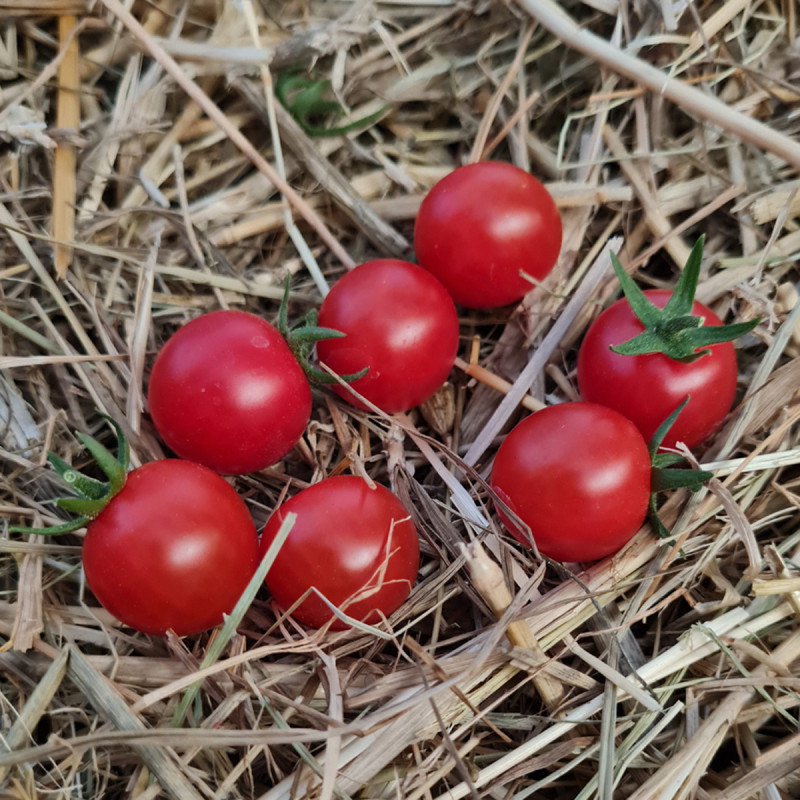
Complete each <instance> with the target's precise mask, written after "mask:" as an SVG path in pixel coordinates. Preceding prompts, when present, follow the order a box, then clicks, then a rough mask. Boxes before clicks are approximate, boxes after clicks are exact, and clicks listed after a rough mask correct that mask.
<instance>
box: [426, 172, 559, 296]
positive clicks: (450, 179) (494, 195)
mask: <svg viewBox="0 0 800 800" xmlns="http://www.w3.org/2000/svg"><path fill="white" fill-rule="evenodd" d="M560 249H561V217H560V216H559V213H558V209H557V208H556V205H555V203H554V202H553V198H552V197H550V195H549V193H548V192H547V190H546V189H545V188H544V186H542V184H541V183H539V181H538V180H536V178H534V177H533V176H532V175H529V174H528V173H527V172H525V171H524V170H521V169H519V168H518V167H515V166H513V165H512V164H506V163H503V162H499V161H484V162H482V163H479V164H469V165H467V166H464V167H459V168H458V169H456V170H454V171H453V172H451V173H450V174H449V175H447V176H446V177H444V178H442V180H440V181H439V182H438V183H437V184H436V185H435V186H434V187H433V188H432V189H431V190H430V192H428V194H427V195H426V197H425V199H424V200H423V201H422V205H421V206H420V209H419V213H418V214H417V220H416V225H415V226H414V250H415V251H416V254H417V260H418V261H419V264H420V266H422V267H424V268H425V269H427V270H429V271H430V272H431V273H433V274H434V275H435V276H436V277H437V278H438V279H439V280H440V281H441V282H442V283H443V284H444V285H445V286H446V287H447V291H448V292H450V295H451V296H452V298H453V300H455V301H456V303H459V304H460V305H463V306H467V307H468V308H494V307H496V306H504V305H506V304H508V303H512V302H515V301H516V300H519V299H520V298H521V297H523V295H525V294H526V293H527V292H529V291H530V290H531V289H532V288H533V284H532V283H531V281H530V278H533V279H535V280H541V279H542V278H544V277H545V276H546V275H547V273H548V272H550V270H551V269H552V268H553V265H554V264H555V262H556V259H557V258H558V253H559V250H560ZM520 273H524V274H525V275H526V276H528V279H527V280H526V279H525V278H523V277H521V276H520Z"/></svg>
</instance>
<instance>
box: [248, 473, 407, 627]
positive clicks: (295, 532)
mask: <svg viewBox="0 0 800 800" xmlns="http://www.w3.org/2000/svg"><path fill="white" fill-rule="evenodd" d="M289 512H294V513H295V514H297V519H296V521H295V523H294V527H293V528H292V531H291V533H290V534H289V536H288V538H287V540H286V541H285V542H284V544H283V546H282V547H281V549H280V551H279V552H278V556H277V558H276V559H275V562H274V563H273V564H272V566H271V567H270V570H269V572H268V573H267V578H266V584H267V588H268V589H269V591H270V593H271V594H272V596H273V597H274V598H275V601H276V603H277V604H278V605H279V606H280V607H281V608H282V609H289V608H290V607H291V606H292V605H293V604H294V603H295V602H296V601H297V600H299V599H300V598H301V597H302V596H303V595H304V594H305V593H306V592H307V591H308V590H309V589H310V587H312V586H314V587H316V589H317V590H318V591H319V592H321V593H322V594H323V595H325V597H327V598H328V600H330V601H331V602H332V603H333V604H334V605H336V606H337V607H339V608H341V609H342V610H343V611H344V612H345V613H347V614H348V615H349V616H351V617H353V618H355V619H358V620H360V621H364V622H369V623H374V622H377V621H379V619H380V615H379V614H378V613H377V612H378V611H380V612H381V614H383V615H386V616H388V615H389V614H391V613H392V612H394V611H396V610H397V609H398V608H399V607H400V606H401V605H402V603H403V602H404V601H405V599H406V598H407V597H408V595H409V593H410V592H411V586H412V584H413V583H414V579H415V577H416V575H417V569H418V567H419V542H418V539H417V531H416V528H415V527H414V524H413V522H411V519H410V516H409V514H408V512H407V511H406V509H405V508H404V507H403V504H402V503H401V502H400V501H399V500H398V499H397V497H396V496H395V495H394V494H392V492H390V491H389V490H388V489H386V488H385V487H383V486H380V485H378V484H376V485H375V486H374V488H370V487H369V485H368V484H367V482H366V481H364V480H363V479H362V478H358V477H355V476H350V475H340V476H337V477H333V478H327V479H326V480H323V481H320V482H319V483H315V484H313V485H312V486H310V487H308V488H307V489H304V490H303V491H301V492H299V493H298V494H296V495H295V496H294V497H292V498H291V499H289V500H287V501H286V502H285V503H284V504H283V505H282V506H280V508H278V509H277V510H276V511H275V512H274V513H273V514H272V516H271V517H270V518H269V519H268V520H267V524H266V526H265V528H264V533H263V534H262V536H261V556H262V558H263V556H264V554H265V553H266V552H267V549H268V547H269V545H270V544H271V542H272V541H273V539H274V538H275V535H276V534H277V533H278V530H279V529H280V526H281V523H282V522H283V520H284V518H285V516H286V514H288V513H289ZM387 556H388V558H387ZM377 587H379V588H377ZM370 588H372V589H373V590H374V591H372V592H371V591H370ZM358 595H362V596H360V597H357V596H358ZM351 598H356V599H355V600H354V601H353V602H349V603H348V602H347V601H348V600H350V599H351ZM292 616H293V617H294V618H295V619H296V620H297V621H298V622H301V623H302V624H304V625H308V626H309V627H312V628H319V627H320V626H322V625H324V624H325V623H326V622H328V621H329V620H331V619H333V623H332V625H331V627H332V628H333V629H334V630H344V629H346V628H347V627H348V626H347V625H346V624H345V623H343V622H342V621H340V620H339V619H337V618H336V617H334V615H333V614H332V613H331V611H330V609H329V608H328V607H327V606H326V605H325V604H324V603H323V602H322V600H320V599H319V597H318V596H317V595H315V594H313V593H312V594H310V595H309V596H308V598H307V599H306V600H304V601H303V602H302V603H301V604H300V605H299V606H298V607H297V608H296V609H295V610H294V611H292Z"/></svg>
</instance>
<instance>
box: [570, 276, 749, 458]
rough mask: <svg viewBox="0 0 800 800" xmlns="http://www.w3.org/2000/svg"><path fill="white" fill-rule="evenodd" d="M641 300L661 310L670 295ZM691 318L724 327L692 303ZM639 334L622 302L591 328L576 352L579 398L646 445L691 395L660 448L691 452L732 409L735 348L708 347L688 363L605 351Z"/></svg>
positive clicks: (650, 294) (656, 292) (658, 292)
mask: <svg viewBox="0 0 800 800" xmlns="http://www.w3.org/2000/svg"><path fill="white" fill-rule="evenodd" d="M644 295H645V297H647V299H648V300H650V302H651V303H653V304H654V305H655V306H657V307H658V308H663V307H664V306H665V305H666V304H667V301H668V300H669V298H670V296H671V293H670V292H669V291H667V290H663V289H650V290H647V291H645V292H644ZM691 313H692V314H693V315H695V316H700V317H704V318H705V322H704V323H703V324H704V326H709V325H722V321H721V320H720V319H719V317H717V315H716V314H714V312H713V311H712V310H711V309H710V308H708V307H707V306H704V305H703V304H702V303H699V302H697V301H696V300H695V301H694V303H693V305H692V311H691ZM643 330H644V326H643V325H642V323H641V322H640V321H639V320H638V319H636V317H635V316H634V314H633V312H632V311H631V308H630V306H629V304H628V302H627V301H626V300H625V299H624V298H623V299H621V300H618V301H617V302H615V303H613V304H612V305H610V306H609V307H608V308H607V309H606V310H605V311H604V312H603V313H602V314H601V315H600V316H599V317H598V318H597V319H596V320H595V321H594V322H593V323H592V325H591V326H590V327H589V330H588V331H587V332H586V336H585V337H584V339H583V342H582V343H581V346H580V349H579V351H578V387H579V388H580V392H581V395H582V397H583V398H584V399H585V400H588V401H589V402H592V403H600V404H601V405H604V406H608V407H609V408H613V409H616V410H617V411H619V412H620V413H621V414H624V415H625V416H626V417H627V418H628V419H630V420H632V421H633V422H634V424H635V425H636V427H637V428H639V430H640V431H641V433H642V436H644V438H645V439H646V440H647V441H649V440H650V438H651V437H652V435H653V433H655V430H656V428H658V426H659V425H660V424H661V423H662V422H663V421H664V420H665V419H666V418H667V417H668V416H669V414H670V413H671V412H672V411H674V410H675V408H677V406H678V405H679V404H680V403H681V402H682V401H683V400H685V399H686V396H687V395H689V396H690V398H691V399H690V400H689V403H688V404H687V405H686V407H685V408H684V409H683V411H681V413H680V415H679V416H678V419H677V420H676V421H675V423H674V425H673V426H672V428H670V430H669V431H668V432H667V435H666V436H665V438H664V441H663V442H662V447H674V446H675V443H676V442H683V443H684V444H685V445H686V446H687V447H695V446H696V445H698V444H700V443H701V442H703V441H704V440H705V439H706V438H707V437H708V436H709V435H710V434H711V433H713V432H714V430H715V429H716V428H717V427H718V426H719V424H720V423H721V422H722V420H723V419H724V418H725V415H726V414H727V413H728V411H730V408H731V405H732V404H733V399H734V395H735V393H736V375H737V370H736V354H735V352H734V349H733V345H732V344H731V343H730V342H722V343H720V344H712V345H709V347H708V349H709V350H710V352H709V353H708V354H707V355H704V356H701V357H700V358H698V359H697V360H696V361H692V362H690V363H685V362H680V361H674V360H673V359H671V358H669V357H667V356H665V355H664V354H663V353H649V354H647V355H635V356H627V355H620V354H618V353H614V352H612V351H611V350H610V349H609V348H610V347H611V346H614V345H619V344H621V343H622V342H625V341H627V340H629V339H631V338H633V337H634V336H636V335H637V334H639V333H641V332H642V331H643Z"/></svg>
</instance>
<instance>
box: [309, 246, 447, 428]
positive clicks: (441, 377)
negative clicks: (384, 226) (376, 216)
mask: <svg viewBox="0 0 800 800" xmlns="http://www.w3.org/2000/svg"><path fill="white" fill-rule="evenodd" d="M319 324H320V325H321V326H323V328H324V329H333V330H336V331H339V332H340V333H342V334H344V335H343V336H342V337H341V338H329V339H326V340H324V341H320V342H319V343H318V345H317V353H318V356H319V360H320V362H321V363H323V364H325V365H326V366H327V367H329V368H330V369H331V370H333V371H334V372H336V373H339V374H343V373H347V374H349V375H351V376H352V373H355V372H356V371H357V370H361V369H364V368H366V374H364V375H363V377H359V378H357V379H355V380H352V381H351V383H350V385H351V386H352V387H353V389H355V390H356V391H357V392H358V393H359V394H361V395H362V396H363V397H364V398H366V399H367V400H369V401H370V402H371V403H373V404H374V405H376V406H378V407H379V408H380V409H382V410H383V411H385V412H386V413H388V414H392V413H395V412H398V411H407V410H409V409H410V408H414V407H415V406H417V405H419V404H420V403H422V402H423V401H424V400H427V399H428V398H429V397H430V396H431V395H432V394H433V393H434V392H435V391H436V390H437V389H438V388H439V387H440V386H441V385H442V384H443V383H444V382H445V380H446V379H447V376H448V375H449V373H450V370H451V369H452V367H453V362H454V361H455V357H456V352H457V350H458V316H457V315H456V309H455V306H454V305H453V301H452V300H451V299H450V297H449V295H448V294H447V291H446V290H445V288H444V287H443V286H442V285H441V284H440V283H439V281H437V280H436V279H435V278H434V277H433V276H432V275H430V273H428V272H426V271H425V270H424V269H422V268H421V267H418V266H417V265H416V264H409V263H408V262H406V261H398V260H396V259H390V258H384V259H378V260H375V261H368V262H366V263H365V264H361V265H359V266H357V267H356V268H355V269H354V270H352V271H350V272H348V273H347V274H345V275H344V276H343V277H341V278H340V279H339V280H338V281H337V282H336V283H335V284H334V285H333V288H332V289H331V291H330V293H329V294H328V295H327V296H326V297H325V299H324V300H323V301H322V305H321V307H320V310H319ZM333 390H334V391H335V392H336V393H337V394H338V395H339V396H340V397H342V398H343V399H344V400H346V401H347V402H348V403H350V404H351V405H353V406H355V407H356V408H362V409H364V408H366V406H365V405H364V404H363V403H361V401H360V400H358V399H357V398H356V397H354V395H353V394H352V393H351V392H349V391H348V390H347V389H346V388H344V387H342V386H338V385H333Z"/></svg>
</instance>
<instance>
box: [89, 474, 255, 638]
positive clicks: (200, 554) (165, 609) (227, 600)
mask: <svg viewBox="0 0 800 800" xmlns="http://www.w3.org/2000/svg"><path fill="white" fill-rule="evenodd" d="M82 557H83V567H84V570H85V573H86V582H87V584H88V585H89V588H90V589H91V590H92V592H93V594H94V595H95V597H96V598H97V599H98V600H99V601H100V603H101V604H102V605H103V607H104V608H105V609H106V610H108V611H109V612H111V613H112V614H113V615H114V616H115V617H117V619H119V620H120V621H121V622H123V623H125V624H126V625H129V626H130V627H132V628H135V629H136V630H138V631H142V632H143V633H152V634H158V635H162V634H164V633H165V632H166V631H167V630H168V629H170V628H171V629H172V630H174V631H175V633H177V634H178V635H179V636H183V635H186V634H191V633H198V632H199V631H203V630H206V629H207V628H211V627H213V626H214V625H217V624H219V623H220V622H222V615H223V614H227V613H229V612H230V611H231V610H232V609H233V607H234V605H235V604H236V601H237V600H238V599H239V596H240V595H241V593H242V591H243V590H244V588H245V586H247V582H248V581H249V580H250V578H252V576H253V573H254V572H255V570H256V568H257V567H258V563H259V559H258V535H257V533H256V529H255V526H254V525H253V521H252V519H251V518H250V514H249V512H248V510H247V507H246V506H245V504H244V502H242V500H241V498H240V497H239V496H238V495H237V494H236V492H235V491H234V490H233V489H232V488H231V487H230V486H229V485H228V484H227V483H226V482H225V481H224V480H223V479H222V478H221V477H220V476H219V475H217V474H216V473H214V472H212V471H211V470H209V469H206V467H203V466H200V465H199V464H194V463H192V462H191V461H181V460H179V459H166V460H163V461H153V462H151V463H149V464H145V465H144V466H142V467H139V468H138V469H135V470H133V471H132V472H131V473H130V474H129V475H128V476H127V478H126V480H125V484H124V486H123V487H122V489H121V490H120V491H119V493H118V494H116V495H115V496H114V497H113V498H112V499H111V501H110V502H109V504H108V505H107V506H106V507H105V508H104V509H103V510H102V511H101V512H100V514H99V515H98V516H97V517H96V518H95V519H93V520H92V521H91V522H90V523H89V525H88V528H87V532H86V538H85V539H84V541H83V551H82Z"/></svg>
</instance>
